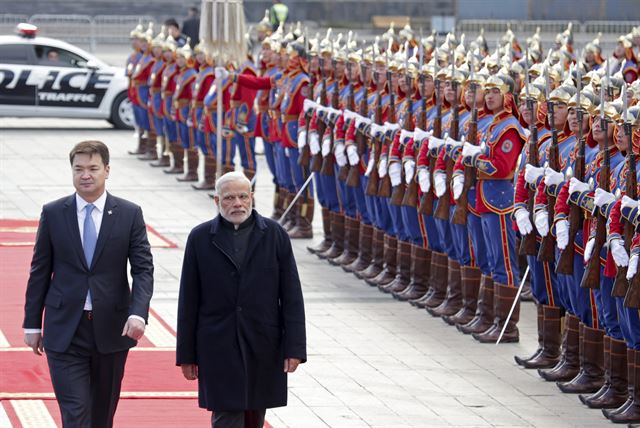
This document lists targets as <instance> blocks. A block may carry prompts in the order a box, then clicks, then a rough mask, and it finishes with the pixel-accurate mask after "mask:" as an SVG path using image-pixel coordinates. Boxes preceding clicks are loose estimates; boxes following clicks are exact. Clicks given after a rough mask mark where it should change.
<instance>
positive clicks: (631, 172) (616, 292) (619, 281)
mask: <svg viewBox="0 0 640 428" xmlns="http://www.w3.org/2000/svg"><path fill="white" fill-rule="evenodd" d="M627 107H628V106H627V84H626V83H624V84H623V88H622V120H623V128H624V134H625V135H626V137H627V139H628V141H629V147H628V148H627V159H626V161H627V173H626V177H625V193H626V195H627V196H628V197H630V198H631V199H636V198H637V196H638V195H637V188H638V179H637V176H636V155H635V153H633V143H632V141H631V140H632V133H631V123H630V122H628V121H627ZM633 232H634V230H633V225H632V224H631V223H630V222H628V221H627V222H625V223H624V233H623V236H624V247H625V249H626V250H627V252H628V251H629V249H630V248H631V241H632V240H633ZM616 267H617V269H618V271H617V272H616V279H615V281H614V283H613V290H612V291H611V295H612V296H613V297H625V296H626V295H627V294H628V290H627V288H628V286H629V282H628V281H627V267H626V266H625V267H620V266H616Z"/></svg>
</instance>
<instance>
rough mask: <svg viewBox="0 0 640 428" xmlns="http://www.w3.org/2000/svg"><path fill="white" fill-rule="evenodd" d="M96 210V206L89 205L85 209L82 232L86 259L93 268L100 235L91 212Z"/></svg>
mask: <svg viewBox="0 0 640 428" xmlns="http://www.w3.org/2000/svg"><path fill="white" fill-rule="evenodd" d="M94 208H95V205H93V204H88V205H87V206H86V207H84V210H85V215H84V226H83V229H82V230H83V232H82V249H83V250H84V258H85V260H86V261H87V266H88V267H91V261H92V260H93V253H94V252H95V250H96V242H98V234H97V233H96V224H95V223H94V222H93V217H91V212H92V211H93V209H94Z"/></svg>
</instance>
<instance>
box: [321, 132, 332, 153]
mask: <svg viewBox="0 0 640 428" xmlns="http://www.w3.org/2000/svg"><path fill="white" fill-rule="evenodd" d="M330 153H331V137H324V139H323V140H322V157H323V158H326V157H327V156H329V154H330Z"/></svg>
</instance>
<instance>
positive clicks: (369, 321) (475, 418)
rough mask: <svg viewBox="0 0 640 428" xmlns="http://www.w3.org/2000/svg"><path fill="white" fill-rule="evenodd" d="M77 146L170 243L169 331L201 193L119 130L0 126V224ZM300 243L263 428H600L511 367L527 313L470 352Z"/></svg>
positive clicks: (160, 287)
mask: <svg viewBox="0 0 640 428" xmlns="http://www.w3.org/2000/svg"><path fill="white" fill-rule="evenodd" d="M84 139H99V140H102V141H105V142H106V143H107V144H108V145H109V147H110V149H111V153H112V162H111V163H112V170H111V177H110V178H109V180H108V183H107V185H108V189H109V190H110V191H111V192H112V193H114V194H116V195H118V196H121V197H124V198H127V199H130V200H132V201H135V202H136V203H138V204H140V205H141V206H142V207H143V210H144V214H145V218H146V221H147V222H148V223H149V224H150V225H152V226H153V227H154V228H156V229H157V230H158V231H159V232H160V233H161V234H163V235H164V236H166V237H168V238H169V239H171V240H173V241H174V242H176V243H177V244H178V246H179V248H178V249H154V257H155V262H156V278H155V279H156V292H155V294H154V298H153V302H152V305H153V306H154V307H155V309H156V310H157V311H158V312H159V313H160V314H161V315H162V316H163V317H164V318H165V319H166V320H167V321H168V322H169V323H170V324H172V325H174V326H175V321H176V320H175V318H176V306H177V297H178V281H179V275H180V268H181V263H182V248H183V246H184V243H185V240H186V237H187V234H188V232H189V230H190V229H191V228H192V227H193V226H195V225H197V224H199V223H201V222H203V221H206V220H208V219H209V218H211V217H212V216H213V215H214V214H215V209H214V206H213V204H212V202H211V200H210V199H209V198H208V197H207V195H206V193H202V192H196V191H192V190H190V188H188V187H187V185H184V184H180V183H178V182H176V181H175V179H174V178H173V177H171V176H168V175H165V174H163V173H162V172H161V171H158V170H156V169H153V168H151V167H149V166H148V165H146V164H145V163H143V162H140V161H138V160H136V159H134V158H133V157H131V156H128V155H127V154H126V151H127V149H130V148H132V146H133V139H132V133H131V132H130V131H115V130H113V129H111V128H110V126H109V125H108V124H107V122H103V121H92V120H87V121H76V120H58V119H7V118H0V218H38V216H39V213H40V209H41V206H42V204H44V203H45V202H47V201H50V200H52V199H55V198H58V197H61V196H64V195H66V194H69V193H71V192H72V191H73V188H72V186H71V174H70V169H69V164H68V158H67V154H68V152H69V150H70V148H71V147H72V146H73V145H74V144H75V143H77V142H79V141H81V140H84ZM256 194H257V209H258V210H259V211H260V212H262V213H263V214H267V215H268V214H270V212H271V210H270V204H271V200H272V199H271V198H272V185H271V182H270V176H269V173H268V171H267V169H266V167H265V163H264V159H263V157H259V174H258V180H257V193H256ZM316 218H317V220H316V222H315V226H316V232H318V234H317V236H319V232H320V230H319V228H320V216H317V217H316ZM307 244H309V242H308V241H298V242H295V243H294V248H295V254H296V258H297V260H298V266H299V270H300V276H301V279H302V282H303V288H304V296H305V303H306V311H307V333H308V352H309V361H308V363H307V364H304V365H303V366H301V368H300V370H299V371H298V372H297V373H295V374H294V375H292V376H291V377H290V393H289V406H288V407H286V408H281V409H274V410H270V411H269V412H268V413H267V419H268V421H269V422H270V423H271V424H272V425H273V426H274V427H366V426H370V427H438V426H464V427H485V426H509V427H526V426H536V427H569V426H575V427H595V426H607V425H609V423H608V421H606V420H605V419H604V418H603V417H602V416H601V414H600V412H599V411H596V410H588V409H586V408H585V407H583V406H582V405H581V404H580V403H579V400H578V398H577V397H576V396H570V395H565V394H562V393H560V391H559V390H558V389H557V388H556V386H555V385H553V384H549V383H545V382H543V381H542V380H540V378H539V377H538V376H537V375H536V374H535V372H532V371H525V370H522V369H520V368H518V367H517V366H516V364H515V363H514V362H513V355H514V354H528V353H530V352H531V351H533V349H534V348H535V309H534V307H533V305H532V304H525V305H523V307H522V316H521V321H520V330H521V338H522V339H521V340H522V341H521V343H520V344H509V345H500V346H499V347H496V346H494V345H481V344H478V343H476V342H475V341H473V340H472V339H471V338H470V337H467V336H464V335H462V334H460V333H458V332H457V331H456V330H455V329H454V328H452V327H449V326H447V325H445V324H444V323H443V322H442V321H441V320H439V319H434V318H432V317H431V316H429V315H428V314H427V313H426V312H424V311H419V310H417V309H415V308H413V307H411V306H409V305H408V304H406V303H400V302H397V301H394V299H392V298H391V297H389V296H387V295H383V294H382V293H380V292H378V291H377V290H376V289H373V288H371V287H369V286H367V285H365V284H364V283H363V282H361V281H359V280H358V279H356V278H355V277H354V276H353V275H350V274H346V273H344V272H343V271H342V270H341V269H339V268H336V267H332V266H329V265H328V264H327V263H325V262H322V261H320V260H318V259H317V258H316V257H315V256H312V255H310V254H309V253H307V251H305V246H306V245H307ZM173 369H174V368H173V367H171V368H168V370H173ZM175 370H177V368H175Z"/></svg>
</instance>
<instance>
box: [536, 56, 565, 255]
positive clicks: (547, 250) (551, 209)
mask: <svg viewBox="0 0 640 428" xmlns="http://www.w3.org/2000/svg"><path fill="white" fill-rule="evenodd" d="M544 72H545V78H546V85H545V92H546V94H545V95H546V98H547V110H548V111H547V120H548V121H549V125H550V126H551V145H550V146H549V155H548V157H547V160H548V164H549V168H551V169H553V170H554V171H559V170H560V153H559V151H558V130H557V129H556V124H555V123H554V111H555V103H554V102H553V101H551V100H550V99H549V95H550V92H551V91H550V83H549V71H548V69H547V68H545V70H544ZM555 204H556V198H555V196H551V195H549V194H547V214H548V219H549V220H548V221H549V225H552V224H553V218H554V216H555ZM555 248H556V240H555V238H554V237H553V235H552V234H551V233H547V236H545V237H543V238H542V243H541V244H540V250H539V251H538V261H541V262H553V261H554V260H555V256H556V251H555Z"/></svg>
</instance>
